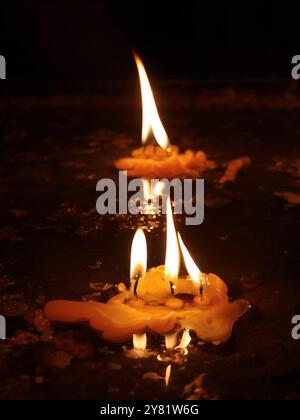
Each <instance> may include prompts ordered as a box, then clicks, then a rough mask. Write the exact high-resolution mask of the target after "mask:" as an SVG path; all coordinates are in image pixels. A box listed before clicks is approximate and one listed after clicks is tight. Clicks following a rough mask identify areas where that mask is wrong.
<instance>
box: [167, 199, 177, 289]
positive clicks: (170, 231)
mask: <svg viewBox="0 0 300 420" xmlns="http://www.w3.org/2000/svg"><path fill="white" fill-rule="evenodd" d="M179 262H180V261H179V246H178V240H177V235H176V230H175V225H174V220H173V213H172V206H171V200H170V197H169V198H168V200H167V249H166V261H165V276H166V278H167V279H168V280H169V281H170V282H172V281H174V280H176V279H177V277H178V273H179Z"/></svg>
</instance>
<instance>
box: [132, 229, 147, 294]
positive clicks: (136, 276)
mask: <svg viewBox="0 0 300 420" xmlns="http://www.w3.org/2000/svg"><path fill="white" fill-rule="evenodd" d="M146 270H147V243H146V238H145V235H144V232H143V230H142V229H138V230H137V231H136V234H135V235H134V238H133V241H132V246H131V260H130V277H131V279H132V280H133V281H135V283H134V289H133V291H134V296H135V298H136V301H138V295H137V288H138V285H139V280H140V279H141V278H142V277H143V276H144V275H145V273H146Z"/></svg>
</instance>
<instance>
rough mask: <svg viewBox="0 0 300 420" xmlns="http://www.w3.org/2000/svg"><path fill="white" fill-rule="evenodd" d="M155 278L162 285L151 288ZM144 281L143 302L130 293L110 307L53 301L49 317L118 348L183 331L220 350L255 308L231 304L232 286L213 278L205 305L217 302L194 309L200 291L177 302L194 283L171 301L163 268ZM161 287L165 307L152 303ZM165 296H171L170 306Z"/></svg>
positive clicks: (115, 299) (205, 292)
mask: <svg viewBox="0 0 300 420" xmlns="http://www.w3.org/2000/svg"><path fill="white" fill-rule="evenodd" d="M158 273H160V274H158ZM159 276H160V277H159ZM152 277H153V279H154V280H156V281H154V283H153V285H152V287H151V284H152V282H151V280H152ZM144 278H147V279H148V281H149V284H148V286H147V288H146V287H145V288H144V287H143V286H142V287H141V288H140V289H139V296H138V298H136V297H134V296H133V294H132V291H131V292H130V291H126V292H122V293H120V294H118V295H116V296H114V297H113V298H112V299H110V300H109V301H108V302H107V303H106V304H105V303H98V302H71V301H52V302H49V303H48V304H47V305H46V306H45V309H44V311H45V315H46V316H47V318H48V319H49V320H51V321H59V322H72V323H77V322H87V323H89V325H90V326H91V327H92V328H93V329H95V330H97V331H99V332H101V334H102V336H103V338H104V339H106V340H108V341H111V342H116V343H121V342H126V341H128V340H131V339H132V336H133V335H134V334H142V333H144V332H146V331H153V332H154V333H158V334H164V335H165V334H169V333H172V332H173V331H175V330H176V331H177V330H178V329H182V330H191V331H194V332H195V333H196V334H197V336H198V338H199V339H202V340H204V341H206V342H209V343H213V344H220V343H223V342H225V341H227V340H228V339H229V338H230V336H231V333H232V328H233V324H234V323H235V321H237V320H238V319H239V318H240V317H241V316H242V315H243V314H244V313H245V312H247V311H248V309H249V303H248V302H247V301H245V300H236V301H234V302H229V299H228V296H227V286H226V285H225V283H224V282H223V281H222V280H221V279H220V278H219V277H217V276H216V275H214V274H208V275H207V278H208V279H209V286H207V288H205V287H204V290H203V296H204V299H207V300H208V299H209V301H210V302H211V303H210V304H209V305H200V304H199V305H195V304H194V302H193V300H194V298H195V296H196V298H197V300H198V291H197V290H196V289H195V290H196V291H195V294H194V296H191V297H190V299H189V300H187V301H183V300H182V299H179V298H177V297H176V292H177V290H180V292H181V293H182V292H184V284H186V285H188V291H190V278H188V277H187V278H179V279H178V280H177V281H176V284H175V286H176V288H175V296H171V291H170V287H168V288H166V287H165V286H166V285H165V283H164V280H163V279H164V269H163V266H160V267H156V268H153V269H150V270H149V271H148V272H147V273H146V275H145V276H144ZM159 278H160V280H161V283H160V282H159V281H158V279H159ZM181 282H182V285H180V283H181ZM166 283H167V282H166ZM160 285H161V288H162V290H161V292H160V293H158V296H159V299H158V300H159V301H158V302H153V301H152V302H150V301H148V299H149V296H151V297H152V299H153V296H155V288H159V287H160ZM168 286H169V285H168ZM167 290H168V292H167ZM205 295H206V298H205ZM163 296H166V298H165V299H164V300H163ZM144 297H145V298H146V299H145V300H144ZM162 300H163V301H162ZM197 300H196V301H197ZM204 301H205V300H204ZM153 303H154V304H153Z"/></svg>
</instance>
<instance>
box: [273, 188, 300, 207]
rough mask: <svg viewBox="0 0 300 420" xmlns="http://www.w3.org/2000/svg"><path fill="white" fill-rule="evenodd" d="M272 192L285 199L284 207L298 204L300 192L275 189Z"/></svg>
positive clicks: (299, 203) (299, 202)
mask: <svg viewBox="0 0 300 420" xmlns="http://www.w3.org/2000/svg"><path fill="white" fill-rule="evenodd" d="M274 194H275V195H276V196H277V197H279V198H282V199H283V200H285V201H286V207H296V206H299V205H300V194H296V193H293V192H288V191H277V192H275V193H274Z"/></svg>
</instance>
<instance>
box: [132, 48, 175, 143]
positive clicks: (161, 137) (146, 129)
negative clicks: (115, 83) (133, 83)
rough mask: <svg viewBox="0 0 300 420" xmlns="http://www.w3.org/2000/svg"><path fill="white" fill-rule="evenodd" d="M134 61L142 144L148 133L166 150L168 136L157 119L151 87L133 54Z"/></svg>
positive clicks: (141, 66)
mask: <svg viewBox="0 0 300 420" xmlns="http://www.w3.org/2000/svg"><path fill="white" fill-rule="evenodd" d="M134 59H135V62H136V66H137V69H138V73H139V79H140V85H141V94H142V105H143V128H142V143H143V144H146V143H147V140H148V138H149V135H150V133H151V132H152V133H153V135H154V137H155V139H156V141H157V143H158V144H159V145H160V147H162V148H163V149H167V148H168V147H169V145H170V143H169V139H168V135H167V133H166V131H165V129H164V127H163V125H162V122H161V120H160V118H159V114H158V111H157V108H156V104H155V100H154V97H153V93H152V90H151V85H150V82H149V79H148V77H147V73H146V70H145V67H144V65H143V63H142V61H141V59H140V57H139V56H138V55H137V54H134Z"/></svg>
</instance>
